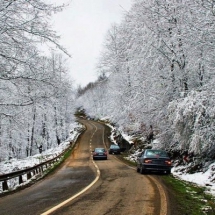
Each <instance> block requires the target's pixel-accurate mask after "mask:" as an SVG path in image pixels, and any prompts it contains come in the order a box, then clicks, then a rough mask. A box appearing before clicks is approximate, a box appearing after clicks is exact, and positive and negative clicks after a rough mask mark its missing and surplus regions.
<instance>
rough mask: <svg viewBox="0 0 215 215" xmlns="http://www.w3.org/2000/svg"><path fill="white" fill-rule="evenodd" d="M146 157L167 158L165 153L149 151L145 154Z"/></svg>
mask: <svg viewBox="0 0 215 215" xmlns="http://www.w3.org/2000/svg"><path fill="white" fill-rule="evenodd" d="M146 155H147V156H152V157H156V156H161V157H168V155H167V153H166V152H165V151H161V150H150V151H147V152H146Z"/></svg>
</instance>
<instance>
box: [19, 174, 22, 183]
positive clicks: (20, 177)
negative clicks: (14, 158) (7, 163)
mask: <svg viewBox="0 0 215 215" xmlns="http://www.w3.org/2000/svg"><path fill="white" fill-rule="evenodd" d="M22 183H23V180H22V176H21V175H20V176H19V184H22Z"/></svg>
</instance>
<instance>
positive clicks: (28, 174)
mask: <svg viewBox="0 0 215 215" xmlns="http://www.w3.org/2000/svg"><path fill="white" fill-rule="evenodd" d="M30 178H31V172H28V173H27V179H28V180H29V179H30Z"/></svg>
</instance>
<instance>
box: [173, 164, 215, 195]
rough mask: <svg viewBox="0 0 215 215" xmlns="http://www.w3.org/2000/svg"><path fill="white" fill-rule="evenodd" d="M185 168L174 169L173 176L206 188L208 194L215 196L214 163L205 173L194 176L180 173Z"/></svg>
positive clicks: (194, 174) (197, 173)
mask: <svg viewBox="0 0 215 215" xmlns="http://www.w3.org/2000/svg"><path fill="white" fill-rule="evenodd" d="M181 168H184V166H178V167H173V168H172V174H173V175H174V176H176V177H177V178H179V179H181V180H184V181H187V182H191V183H194V184H196V185H198V186H201V187H205V188H206V192H207V193H210V194H212V195H214V196H215V163H212V164H211V165H210V166H209V167H208V169H207V170H206V171H205V172H196V173H193V174H188V173H184V172H183V171H180V169H181Z"/></svg>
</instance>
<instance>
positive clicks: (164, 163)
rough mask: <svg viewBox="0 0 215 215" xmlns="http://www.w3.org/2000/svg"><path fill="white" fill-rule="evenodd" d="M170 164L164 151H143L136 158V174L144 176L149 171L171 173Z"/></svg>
mask: <svg viewBox="0 0 215 215" xmlns="http://www.w3.org/2000/svg"><path fill="white" fill-rule="evenodd" d="M171 168H172V163H171V160H170V158H169V156H168V154H167V152H166V151H164V150H158V149H145V150H144V151H143V152H142V153H141V154H140V155H139V156H138V158H137V172H140V173H141V174H144V173H146V172H149V171H158V172H163V173H166V174H170V173H171Z"/></svg>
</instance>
